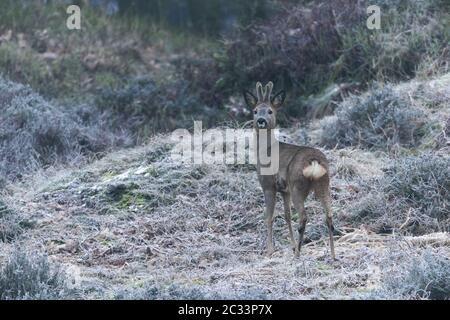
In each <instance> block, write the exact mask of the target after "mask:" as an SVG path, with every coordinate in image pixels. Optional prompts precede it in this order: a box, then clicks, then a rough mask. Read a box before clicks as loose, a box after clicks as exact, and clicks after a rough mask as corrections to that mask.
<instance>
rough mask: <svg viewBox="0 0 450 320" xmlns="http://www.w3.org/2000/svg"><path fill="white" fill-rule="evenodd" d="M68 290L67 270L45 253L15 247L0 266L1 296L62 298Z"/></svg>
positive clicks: (10, 298) (1, 297)
mask: <svg viewBox="0 0 450 320" xmlns="http://www.w3.org/2000/svg"><path fill="white" fill-rule="evenodd" d="M69 292H70V290H69V289H68V288H67V286H66V275H65V273H64V272H63V271H62V270H61V269H60V267H59V266H56V265H51V264H50V263H49V261H48V259H47V258H46V257H45V256H38V255H29V254H26V253H24V252H23V251H21V250H19V249H16V251H15V252H13V253H12V254H11V256H10V258H9V260H8V261H7V262H6V264H5V265H4V266H3V267H2V268H1V269H0V300H17V299H62V298H66V297H68V294H69Z"/></svg>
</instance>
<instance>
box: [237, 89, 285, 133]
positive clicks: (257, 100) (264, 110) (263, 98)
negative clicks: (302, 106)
mask: <svg viewBox="0 0 450 320" xmlns="http://www.w3.org/2000/svg"><path fill="white" fill-rule="evenodd" d="M272 89H273V83H272V82H269V83H268V84H266V86H265V88H264V89H263V86H262V84H261V82H257V83H256V97H255V96H254V95H253V93H251V92H249V91H244V98H245V102H246V103H247V105H248V106H249V107H250V108H251V109H252V110H253V123H254V127H255V129H256V130H259V129H274V128H275V125H276V119H277V118H276V114H277V110H278V109H279V108H280V107H281V105H282V104H283V102H284V99H285V98H286V93H285V92H284V91H280V92H278V93H277V94H276V95H274V96H273V97H271V94H272Z"/></svg>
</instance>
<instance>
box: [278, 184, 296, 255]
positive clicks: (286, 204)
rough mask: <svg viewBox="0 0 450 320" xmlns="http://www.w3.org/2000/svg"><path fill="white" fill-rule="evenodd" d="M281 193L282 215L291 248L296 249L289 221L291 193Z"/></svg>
mask: <svg viewBox="0 0 450 320" xmlns="http://www.w3.org/2000/svg"><path fill="white" fill-rule="evenodd" d="M281 195H282V197H283V205H284V217H285V219H286V224H287V226H288V230H289V240H290V241H291V245H292V249H293V250H294V251H296V245H295V240H294V232H293V231H292V223H291V194H290V193H289V192H283V193H281Z"/></svg>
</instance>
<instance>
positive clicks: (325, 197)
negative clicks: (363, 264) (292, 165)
mask: <svg viewBox="0 0 450 320" xmlns="http://www.w3.org/2000/svg"><path fill="white" fill-rule="evenodd" d="M329 184H330V182H329V178H328V176H324V177H323V178H322V179H321V180H319V181H317V183H316V185H315V187H314V193H315V195H316V197H317V198H318V199H319V201H320V203H321V204H322V206H323V208H324V210H325V214H326V223H327V227H328V234H329V237H330V252H331V258H332V259H333V260H336V256H335V253H334V239H333V231H334V226H333V213H332V212H331V195H330V185H329Z"/></svg>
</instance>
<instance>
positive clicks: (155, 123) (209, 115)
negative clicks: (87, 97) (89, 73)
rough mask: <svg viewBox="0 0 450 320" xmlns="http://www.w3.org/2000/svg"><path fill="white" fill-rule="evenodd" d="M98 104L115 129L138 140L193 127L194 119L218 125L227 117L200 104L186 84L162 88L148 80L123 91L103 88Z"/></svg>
mask: <svg viewBox="0 0 450 320" xmlns="http://www.w3.org/2000/svg"><path fill="white" fill-rule="evenodd" d="M96 105H97V107H98V109H99V110H100V112H104V113H106V114H107V117H108V119H109V120H108V121H109V126H110V127H111V129H112V130H119V129H121V130H129V131H130V132H131V133H132V134H133V135H135V136H137V137H147V136H149V135H150V134H152V133H155V132H157V131H161V130H162V131H164V130H170V129H175V128H177V127H191V126H192V125H193V122H192V119H196V120H204V125H207V124H210V123H214V122H215V121H217V120H218V119H219V118H220V117H222V116H223V114H222V113H221V111H220V110H212V109H210V108H207V107H206V106H204V105H203V104H202V103H201V102H199V101H198V99H197V97H196V95H195V94H192V93H191V92H189V91H188V87H187V84H186V83H185V82H182V81H178V82H174V83H173V84H160V85H158V84H157V83H156V82H155V81H154V80H153V79H151V78H148V77H142V78H136V79H134V80H132V81H129V82H128V84H126V85H125V86H124V87H123V88H121V89H103V90H101V91H100V93H99V95H98V97H97V99H96Z"/></svg>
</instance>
